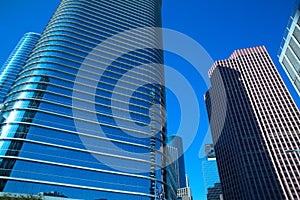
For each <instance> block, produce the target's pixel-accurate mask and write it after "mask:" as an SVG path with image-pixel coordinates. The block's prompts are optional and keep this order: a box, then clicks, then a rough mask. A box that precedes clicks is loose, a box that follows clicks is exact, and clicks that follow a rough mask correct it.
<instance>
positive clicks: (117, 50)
mask: <svg viewBox="0 0 300 200" xmlns="http://www.w3.org/2000/svg"><path fill="white" fill-rule="evenodd" d="M149 27H161V1H160V0H145V1H139V0H130V1H129V0H125V1H120V0H114V1H106V0H82V1H78V0H63V1H62V2H61V3H60V5H59V7H58V8H57V10H56V12H55V14H54V15H53V17H52V18H51V20H50V22H49V23H48V25H47V27H46V29H45V30H44V31H43V33H42V35H41V38H40V39H39V41H38V43H37V45H36V47H35V49H34V50H33V52H32V54H31V55H30V57H29V59H27V61H26V64H25V65H24V67H23V68H22V71H21V72H20V75H19V76H18V78H17V79H16V80H15V83H14V85H13V86H12V87H11V89H10V91H9V94H8V95H7V98H6V100H5V102H4V103H5V104H4V105H5V106H4V108H3V111H2V116H3V119H4V121H3V122H2V123H1V128H0V131H1V155H0V156H1V159H0V178H1V180H0V191H2V192H9V193H30V194H38V193H39V192H43V193H49V192H52V191H55V192H56V193H59V194H62V195H64V196H67V197H69V198H78V199H110V200H111V199H122V200H123V199H124V200H125V199H128V200H148V199H149V200H150V199H155V195H156V194H155V188H159V190H161V191H165V190H168V189H170V190H171V191H172V188H171V187H169V186H168V185H167V184H166V180H165V169H164V160H165V158H164V152H162V151H161V149H162V148H161V147H163V146H164V144H165V127H164V125H165V123H164V122H165V119H164V118H165V116H164V109H165V94H164V89H163V87H162V85H163V83H164V71H163V65H162V64H163V53H162V51H161V50H159V49H161V48H160V47H161V33H160V32H159V30H157V29H155V28H149ZM147 47H148V48H147ZM154 47H157V48H154ZM175 192H176V191H173V193H174V194H173V196H176V193H175ZM167 198H169V199H171V197H167Z"/></svg>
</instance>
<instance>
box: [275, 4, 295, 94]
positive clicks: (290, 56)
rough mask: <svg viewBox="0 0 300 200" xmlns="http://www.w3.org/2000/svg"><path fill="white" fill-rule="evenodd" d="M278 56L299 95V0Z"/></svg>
mask: <svg viewBox="0 0 300 200" xmlns="http://www.w3.org/2000/svg"><path fill="white" fill-rule="evenodd" d="M278 57H279V62H280V63H281V65H282V66H283V68H284V70H285V72H286V73H287V75H288V77H289V78H290V80H291V81H292V83H293V85H294V87H295V89H296V91H297V92H298V95H299V96H300V1H297V4H296V7H295V11H294V15H293V16H291V18H290V21H289V23H288V26H287V30H286V32H285V35H284V38H283V41H282V44H281V46H280V51H279V55H278Z"/></svg>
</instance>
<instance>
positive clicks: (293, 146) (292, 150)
mask: <svg viewBox="0 0 300 200" xmlns="http://www.w3.org/2000/svg"><path fill="white" fill-rule="evenodd" d="M209 76H210V79H211V83H212V86H211V88H210V89H209V91H208V92H207V93H206V95H205V99H206V104H207V110H208V114H209V118H210V124H211V132H212V136H213V141H214V145H215V151H216V157H217V163H218V168H219V173H220V179H221V183H222V187H223V194H224V199H229V200H232V199H247V200H249V199H255V200H258V199H273V200H274V199H300V155H298V154H297V152H299V151H300V150H299V149H300V112H299V110H298V109H297V107H296V105H295V103H294V101H293V99H292V97H291V96H290V94H289V92H288V90H287V88H286V86H285V84H284V83H283V81H282V79H281V77H280V75H279V73H278V72H277V70H276V67H275V65H274V64H273V62H272V60H271V58H270V56H269V55H268V52H267V50H266V49H265V47H255V48H248V49H242V50H237V51H235V52H234V53H233V54H232V55H231V56H230V57H229V59H227V60H221V61H217V62H215V64H214V65H213V66H212V68H211V69H210V71H209ZM222 116H223V117H222Z"/></svg>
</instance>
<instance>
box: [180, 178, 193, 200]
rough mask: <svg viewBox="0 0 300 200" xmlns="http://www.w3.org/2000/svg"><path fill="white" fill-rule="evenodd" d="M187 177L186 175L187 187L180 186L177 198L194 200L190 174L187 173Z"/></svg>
mask: <svg viewBox="0 0 300 200" xmlns="http://www.w3.org/2000/svg"><path fill="white" fill-rule="evenodd" d="M185 177H186V178H185V185H186V187H183V188H179V189H178V190H177V198H178V200H193V197H192V191H191V188H190V185H189V179H188V176H187V175H186V176H185Z"/></svg>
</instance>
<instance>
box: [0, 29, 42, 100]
mask: <svg viewBox="0 0 300 200" xmlns="http://www.w3.org/2000/svg"><path fill="white" fill-rule="evenodd" d="M39 38H40V34H37V33H31V32H30V33H26V34H25V35H24V36H23V37H22V38H21V40H20V41H19V43H18V44H17V46H16V47H15V49H14V50H13V51H12V53H11V54H10V55H9V57H8V59H7V60H6V62H5V63H4V64H3V66H2V67H1V69H0V103H2V102H3V100H4V97H5V96H6V95H7V93H8V90H9V88H10V87H11V86H12V84H13V82H14V81H15V79H16V77H17V75H18V74H19V72H20V71H21V69H22V67H23V66H24V64H25V62H26V60H27V59H28V56H29V54H30V52H31V51H32V49H33V48H34V46H35V44H36V43H37V41H38V39H39Z"/></svg>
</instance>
